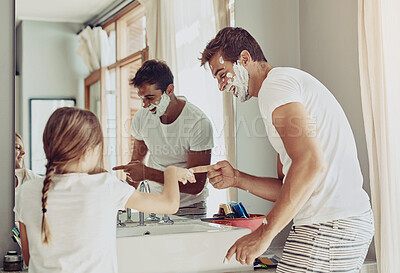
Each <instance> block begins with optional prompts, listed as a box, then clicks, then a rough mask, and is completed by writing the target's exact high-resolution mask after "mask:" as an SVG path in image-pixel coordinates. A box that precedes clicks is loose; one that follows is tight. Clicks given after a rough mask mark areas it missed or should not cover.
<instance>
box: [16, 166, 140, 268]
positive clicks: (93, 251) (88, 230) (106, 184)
mask: <svg viewBox="0 0 400 273" xmlns="http://www.w3.org/2000/svg"><path fill="white" fill-rule="evenodd" d="M37 180H41V181H37ZM42 182H43V178H38V179H35V180H30V181H28V182H26V183H24V184H23V185H21V188H20V190H19V191H18V192H17V193H16V195H17V196H16V205H15V212H16V213H15V217H16V221H20V222H23V223H24V224H25V226H26V231H27V235H28V241H29V252H30V262H29V272H40V273H47V272H63V273H64V272H74V273H79V272H82V273H88V272H93V273H101V272H107V273H112V272H115V273H117V272H118V268H117V256H116V217H117V213H118V210H122V209H124V208H125V204H126V202H127V201H128V199H129V197H130V196H131V195H132V194H133V192H134V190H135V189H134V188H133V187H131V186H129V185H128V184H125V183H123V182H121V181H120V180H118V179H117V178H116V177H115V176H113V175H111V174H109V173H100V174H94V175H89V174H85V173H71V174H62V175H54V178H53V184H52V185H51V187H50V190H49V194H48V200H47V219H48V223H49V228H50V232H51V241H50V243H49V244H48V245H45V244H42V242H41V223H42V202H41V198H42V192H41V191H42V186H43V183H42Z"/></svg>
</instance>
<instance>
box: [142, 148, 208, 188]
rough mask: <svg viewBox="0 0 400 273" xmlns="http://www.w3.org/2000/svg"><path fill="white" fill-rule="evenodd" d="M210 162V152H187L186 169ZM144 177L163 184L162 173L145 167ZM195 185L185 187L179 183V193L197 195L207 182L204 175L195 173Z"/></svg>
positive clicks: (187, 184) (189, 184)
mask: <svg viewBox="0 0 400 273" xmlns="http://www.w3.org/2000/svg"><path fill="white" fill-rule="evenodd" d="M210 162H211V150H205V151H189V153H188V158H187V164H186V168H188V169H189V168H192V167H195V166H199V165H205V164H210ZM144 169H145V177H146V179H149V180H152V181H156V182H158V183H160V184H164V173H163V172H162V171H159V170H156V169H153V168H150V167H146V166H144ZM195 177H196V183H186V184H185V185H184V184H182V183H179V191H180V192H182V193H189V194H198V193H200V192H201V191H202V190H203V188H204V184H205V183H206V180H207V174H206V173H196V174H195Z"/></svg>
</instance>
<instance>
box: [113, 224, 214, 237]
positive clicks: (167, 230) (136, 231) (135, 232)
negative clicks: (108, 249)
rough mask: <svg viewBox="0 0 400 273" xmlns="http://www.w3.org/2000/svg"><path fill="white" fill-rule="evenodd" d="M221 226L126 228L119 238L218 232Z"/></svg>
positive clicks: (118, 233) (193, 225) (157, 225)
mask: <svg viewBox="0 0 400 273" xmlns="http://www.w3.org/2000/svg"><path fill="white" fill-rule="evenodd" d="M221 228H222V227H220V226H219V225H214V226H213V225H204V224H202V223H201V222H200V223H190V224H189V223H176V224H173V225H160V224H150V225H146V226H134V227H129V226H128V227H124V228H118V229H117V238H119V237H127V236H157V235H164V234H176V233H192V232H217V231H220V230H221Z"/></svg>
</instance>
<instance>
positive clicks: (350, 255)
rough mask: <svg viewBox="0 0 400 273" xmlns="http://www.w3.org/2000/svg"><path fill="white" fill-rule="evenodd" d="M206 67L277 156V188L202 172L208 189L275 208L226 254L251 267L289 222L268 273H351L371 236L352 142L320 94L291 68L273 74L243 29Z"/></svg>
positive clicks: (221, 169)
mask: <svg viewBox="0 0 400 273" xmlns="http://www.w3.org/2000/svg"><path fill="white" fill-rule="evenodd" d="M206 63H209V66H210V69H211V72H212V75H213V76H214V77H215V78H216V79H217V80H218V84H219V88H220V90H221V91H227V92H232V93H233V95H234V96H236V97H237V98H238V99H239V100H240V101H242V102H244V101H246V100H248V99H249V98H251V97H256V98H258V104H259V109H260V113H261V116H262V118H263V121H264V124H265V127H266V131H267V134H268V138H269V140H270V142H271V144H272V146H273V147H274V149H275V150H276V151H277V152H278V156H279V157H278V162H279V163H281V164H278V166H280V167H278V168H279V170H278V174H281V175H278V178H264V177H256V176H252V175H249V174H245V173H243V172H240V171H238V170H235V169H233V168H232V166H231V165H230V164H229V163H228V162H227V161H222V162H218V163H217V164H215V165H212V166H202V167H197V168H194V169H195V171H207V172H208V177H209V178H210V183H211V184H213V186H214V187H215V188H218V189H224V188H228V187H237V188H239V189H243V190H247V191H249V192H251V193H253V194H255V195H257V196H259V197H261V198H264V199H267V200H270V201H274V202H275V204H274V206H273V207H272V209H271V211H270V212H269V213H268V215H267V216H266V221H265V222H264V224H262V225H261V226H260V227H259V228H258V229H257V230H256V231H254V232H253V233H251V234H249V235H246V236H244V237H242V238H240V239H239V240H237V241H236V242H235V244H234V245H233V246H232V247H231V248H230V249H229V250H228V252H227V255H226V258H227V259H228V260H229V259H230V258H231V257H232V256H233V254H235V255H236V260H238V261H239V262H241V263H242V264H248V265H251V264H252V263H253V261H254V259H255V258H256V257H258V256H259V255H260V254H262V253H263V252H264V251H265V250H266V249H267V248H268V246H269V245H270V243H271V241H272V239H273V238H274V237H275V236H276V235H277V234H278V233H279V232H280V231H281V230H282V229H283V228H284V227H285V226H286V225H287V224H288V223H289V222H290V221H291V220H292V219H293V218H294V224H293V227H292V229H291V232H290V234H289V237H288V239H287V241H286V244H285V248H284V253H283V257H282V259H281V262H280V264H279V266H278V269H277V272H331V271H332V270H336V271H337V272H359V270H360V268H361V265H362V263H363V261H364V258H365V256H366V253H367V250H368V246H369V244H370V242H371V239H372V236H373V232H374V227H373V220H372V212H371V208H370V204H369V198H368V195H367V194H366V192H365V191H364V190H363V189H362V183H363V178H362V174H361V170H360V166H359V162H358V159H357V150H356V145H355V141H354V137H353V134H352V131H351V128H350V125H349V123H348V121H347V118H346V116H345V114H344V112H343V110H342V108H341V107H340V105H339V103H338V102H337V101H336V100H335V98H334V97H333V95H332V94H331V93H330V92H329V90H328V89H327V88H326V87H325V86H324V85H322V84H321V83H320V82H319V81H318V80H317V79H315V78H314V77H313V76H311V75H309V74H307V73H306V72H303V71H301V70H298V69H295V68H285V67H276V68H273V67H272V66H271V65H270V64H269V63H268V62H267V60H266V58H265V57H264V54H263V52H262V50H261V48H260V46H259V44H258V43H257V42H256V40H255V39H254V38H253V37H252V36H251V35H250V34H249V33H248V32H247V31H246V30H244V29H241V28H231V27H228V28H224V29H222V30H221V31H220V32H219V33H218V34H217V35H216V37H215V38H214V39H213V40H211V41H210V42H209V44H208V45H207V46H206V48H205V50H204V51H203V53H202V58H201V64H202V65H204V64H206Z"/></svg>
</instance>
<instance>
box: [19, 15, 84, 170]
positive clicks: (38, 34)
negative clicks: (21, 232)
mask: <svg viewBox="0 0 400 273" xmlns="http://www.w3.org/2000/svg"><path fill="white" fill-rule="evenodd" d="M79 27H80V24H72V23H51V22H38V21H22V22H21V24H20V25H19V26H18V28H17V67H18V72H19V73H20V76H19V78H20V85H19V89H20V90H19V95H20V97H17V98H16V99H17V105H16V107H17V109H16V111H18V112H19V113H20V122H19V126H20V127H19V128H16V129H17V131H19V132H20V133H21V134H22V137H23V139H24V144H25V150H26V152H27V154H26V156H25V164H26V165H27V166H28V167H29V156H30V155H29V138H30V136H29V99H30V98H76V99H77V106H78V107H83V106H84V79H85V77H86V76H88V75H89V72H88V70H87V68H86V67H85V65H84V63H83V61H82V60H81V57H79V56H78V55H77V54H75V49H76V47H77V45H78V39H77V36H76V33H77V31H78V30H79Z"/></svg>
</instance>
